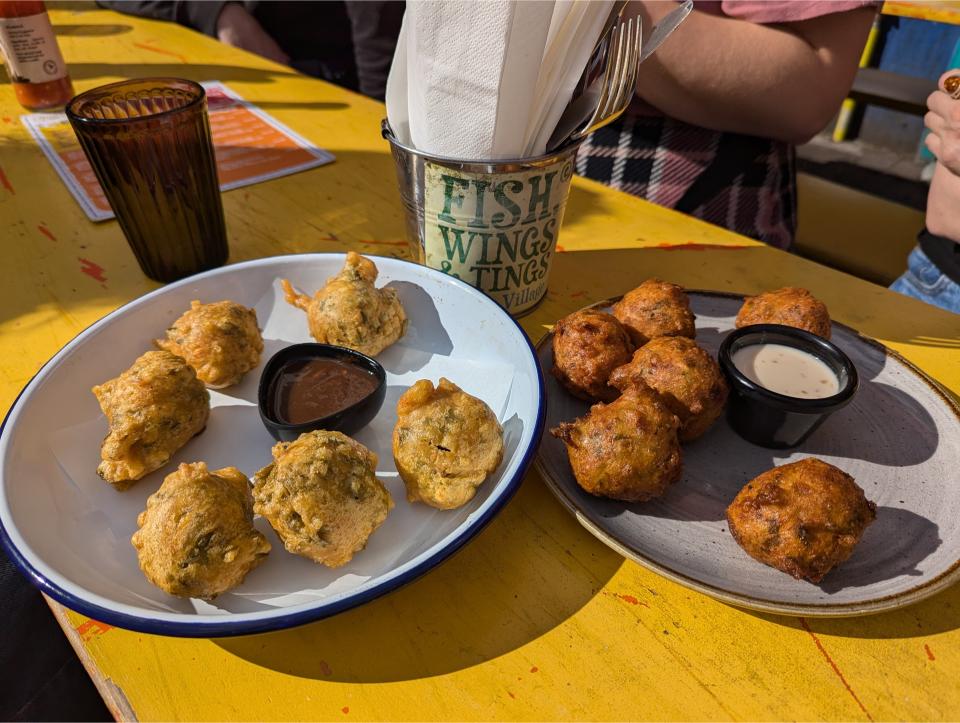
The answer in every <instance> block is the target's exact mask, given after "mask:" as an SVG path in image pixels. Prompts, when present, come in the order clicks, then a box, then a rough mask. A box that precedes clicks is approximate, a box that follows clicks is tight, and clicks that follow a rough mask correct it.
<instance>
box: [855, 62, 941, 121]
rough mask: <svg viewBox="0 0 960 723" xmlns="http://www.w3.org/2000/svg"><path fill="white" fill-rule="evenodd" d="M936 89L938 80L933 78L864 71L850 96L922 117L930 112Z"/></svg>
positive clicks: (858, 100) (864, 69) (873, 70)
mask: <svg viewBox="0 0 960 723" xmlns="http://www.w3.org/2000/svg"><path fill="white" fill-rule="evenodd" d="M936 89H937V82H936V80H931V79H929V78H916V77H914V76H912V75H901V74H900V73H891V72H889V71H886V70H879V69H878V68H860V70H858V71H857V77H856V79H855V80H854V81H853V88H851V89H850V96H849V97H850V98H852V99H853V100H855V101H857V102H859V103H866V104H867V105H879V106H882V107H884V108H890V109H891V110H898V111H901V112H903V113H910V114H912V115H919V116H922V115H924V114H925V113H926V112H927V96H928V95H930V94H931V93H932V92H933V91H935V90H936Z"/></svg>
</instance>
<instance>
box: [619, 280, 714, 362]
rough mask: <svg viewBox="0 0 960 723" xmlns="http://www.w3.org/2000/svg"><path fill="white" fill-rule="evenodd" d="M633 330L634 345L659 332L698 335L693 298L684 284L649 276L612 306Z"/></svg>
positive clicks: (625, 325)
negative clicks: (691, 307) (692, 308)
mask: <svg viewBox="0 0 960 723" xmlns="http://www.w3.org/2000/svg"><path fill="white" fill-rule="evenodd" d="M610 313H612V314H613V315H614V316H615V317H617V319H618V320H619V321H620V323H621V324H623V325H624V327H625V328H626V330H627V333H629V334H630V338H631V339H632V340H633V343H634V345H635V346H643V345H644V344H646V343H647V342H648V341H650V340H651V339H655V338H657V337H658V336H688V337H690V338H691V339H692V338H693V337H695V336H696V335H697V329H696V327H695V326H694V319H695V317H694V315H693V312H692V311H690V299H689V298H687V292H685V291H684V290H683V287H681V286H677V285H676V284H671V283H670V282H668V281H661V280H660V279H647V280H646V281H644V282H643V283H642V284H640V286H638V287H637V288H635V289H633V290H632V291H628V292H627V293H626V294H624V295H623V298H622V299H620V301H618V302H617V303H616V304H614V305H613V308H612V309H611V310H610Z"/></svg>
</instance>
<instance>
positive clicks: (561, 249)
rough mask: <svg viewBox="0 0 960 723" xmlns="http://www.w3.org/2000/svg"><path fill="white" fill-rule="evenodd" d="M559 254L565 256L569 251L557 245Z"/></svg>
mask: <svg viewBox="0 0 960 723" xmlns="http://www.w3.org/2000/svg"><path fill="white" fill-rule="evenodd" d="M557 253H558V254H565V253H567V250H566V249H565V248H564V247H563V246H561V245H560V244H557Z"/></svg>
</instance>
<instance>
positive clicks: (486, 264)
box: [423, 157, 573, 315]
mask: <svg viewBox="0 0 960 723" xmlns="http://www.w3.org/2000/svg"><path fill="white" fill-rule="evenodd" d="M423 176H424V202H423V206H424V213H423V221H424V229H423V247H424V248H423V252H424V254H423V255H424V261H425V263H426V265H427V266H430V267H432V268H435V269H439V270H440V271H443V272H444V273H447V274H449V275H450V276H455V277H457V278H458V279H461V280H463V281H466V282H467V283H468V284H470V285H472V286H475V287H477V288H478V289H480V290H481V291H484V292H485V293H486V294H487V295H488V296H490V297H491V298H493V300H494V301H496V302H497V303H499V304H500V305H501V306H502V307H503V308H504V309H506V310H507V311H508V312H510V313H511V314H515V315H516V314H522V313H523V312H525V311H528V310H529V309H531V308H533V307H534V306H536V304H537V302H539V301H540V300H541V299H542V298H543V296H544V294H546V293H547V280H548V277H549V275H550V262H551V260H552V258H553V254H554V251H555V249H556V246H557V233H558V232H559V230H560V222H561V221H562V220H563V209H564V206H565V205H566V202H567V193H568V192H569V190H570V179H571V178H572V177H573V160H572V159H571V158H569V157H567V158H559V159H557V160H556V161H553V162H551V163H547V164H544V165H543V166H542V167H539V168H536V169H527V170H522V171H519V172H515V173H496V174H484V173H468V172H465V171H458V170H453V169H451V168H448V167H446V166H442V165H437V164H434V163H431V162H430V161H426V162H425V163H424V164H423Z"/></svg>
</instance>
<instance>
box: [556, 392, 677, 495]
mask: <svg viewBox="0 0 960 723" xmlns="http://www.w3.org/2000/svg"><path fill="white" fill-rule="evenodd" d="M679 426H680V422H679V420H678V419H677V417H676V415H675V414H673V412H671V411H670V410H669V409H667V407H666V406H665V405H664V404H663V402H662V401H660V397H658V396H657V395H656V394H655V393H654V392H652V391H651V390H650V389H648V388H645V387H641V386H637V385H634V386H631V387H628V388H627V389H626V391H625V392H624V393H623V395H622V396H621V397H620V398H619V399H617V400H616V401H614V402H610V403H609V404H595V405H594V406H593V407H591V408H590V412H589V413H588V414H587V415H586V416H585V417H581V418H580V419H578V420H576V421H575V422H572V423H570V422H564V423H563V424H561V425H559V426H558V427H556V428H555V429H552V430H550V433H551V434H552V435H553V436H554V437H557V438H558V439H561V440H563V442H564V444H566V445H567V456H568V457H569V459H570V466H571V467H572V468H573V476H574V477H576V479H577V483H578V484H579V485H580V486H581V487H582V488H583V489H584V490H586V491H587V492H589V493H590V494H593V495H597V496H599V497H611V498H613V499H616V500H626V501H628V502H643V501H646V500H649V499H652V498H654V497H659V496H660V495H662V494H663V493H664V492H666V490H667V487H668V486H670V485H671V484H672V483H673V482H676V481H677V480H678V479H680V474H681V471H682V462H681V458H680V442H679V441H678V439H677V429H678V428H679Z"/></svg>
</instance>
